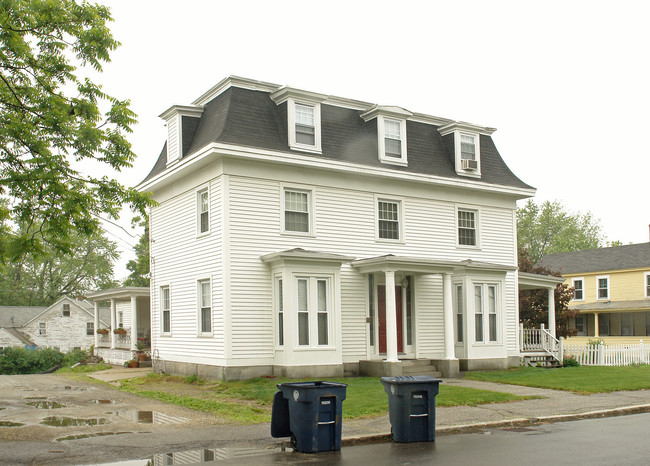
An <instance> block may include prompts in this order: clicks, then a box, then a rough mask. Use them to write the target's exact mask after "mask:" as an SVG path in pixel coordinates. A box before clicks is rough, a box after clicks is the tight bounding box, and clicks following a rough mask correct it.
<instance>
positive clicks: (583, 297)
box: [571, 277, 585, 301]
mask: <svg viewBox="0 0 650 466" xmlns="http://www.w3.org/2000/svg"><path fill="white" fill-rule="evenodd" d="M578 281H579V282H581V283H582V288H581V291H582V298H576V282H578ZM571 286H572V287H573V298H571V299H572V300H573V301H584V300H585V278H584V277H573V278H572V279H571Z"/></svg>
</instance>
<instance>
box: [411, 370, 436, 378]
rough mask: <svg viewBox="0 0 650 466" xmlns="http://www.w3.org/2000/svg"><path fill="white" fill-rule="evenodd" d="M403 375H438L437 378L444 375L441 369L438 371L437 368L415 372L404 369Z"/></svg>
mask: <svg viewBox="0 0 650 466" xmlns="http://www.w3.org/2000/svg"><path fill="white" fill-rule="evenodd" d="M402 375H403V376H408V375H428V376H429V377H437V378H440V377H442V373H441V372H439V371H436V370H432V371H418V372H414V373H406V372H404V371H402Z"/></svg>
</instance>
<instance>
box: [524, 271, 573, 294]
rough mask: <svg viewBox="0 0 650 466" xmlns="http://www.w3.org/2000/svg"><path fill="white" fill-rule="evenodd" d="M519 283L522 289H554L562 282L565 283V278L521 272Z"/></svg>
mask: <svg viewBox="0 0 650 466" xmlns="http://www.w3.org/2000/svg"><path fill="white" fill-rule="evenodd" d="M518 283H519V289H520V290H535V289H538V288H551V289H553V288H555V287H556V286H557V285H559V284H560V283H564V278H562V277H554V276H553V275H540V274H537V273H526V272H519V280H518Z"/></svg>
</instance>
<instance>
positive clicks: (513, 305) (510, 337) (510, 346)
mask: <svg viewBox="0 0 650 466" xmlns="http://www.w3.org/2000/svg"><path fill="white" fill-rule="evenodd" d="M505 288H506V290H505V305H506V349H507V351H508V354H509V355H512V356H519V344H518V339H519V309H518V307H517V306H518V300H517V290H518V288H517V275H516V274H515V273H514V272H509V273H508V274H507V275H506V286H505Z"/></svg>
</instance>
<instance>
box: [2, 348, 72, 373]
mask: <svg viewBox="0 0 650 466" xmlns="http://www.w3.org/2000/svg"><path fill="white" fill-rule="evenodd" d="M63 358H64V355H63V353H61V352H60V351H59V350H58V349H55V348H45V349H26V348H22V347H11V348H6V349H5V351H4V354H3V356H2V357H1V358H0V374H36V373H38V372H43V371H46V370H48V369H50V368H52V367H54V366H56V365H57V364H61V363H62V362H63Z"/></svg>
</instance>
